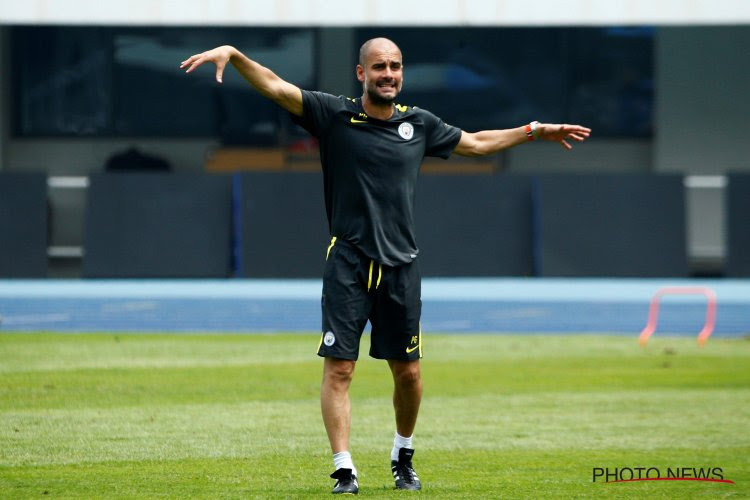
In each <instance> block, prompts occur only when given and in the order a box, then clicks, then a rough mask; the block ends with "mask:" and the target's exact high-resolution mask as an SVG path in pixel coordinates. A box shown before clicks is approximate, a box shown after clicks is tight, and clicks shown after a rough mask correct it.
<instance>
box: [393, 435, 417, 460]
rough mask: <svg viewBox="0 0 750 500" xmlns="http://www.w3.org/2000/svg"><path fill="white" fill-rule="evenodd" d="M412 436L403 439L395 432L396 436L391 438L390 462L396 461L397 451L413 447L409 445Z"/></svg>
mask: <svg viewBox="0 0 750 500" xmlns="http://www.w3.org/2000/svg"><path fill="white" fill-rule="evenodd" d="M413 437H414V436H413V435H412V436H409V437H404V436H401V435H400V434H399V433H398V432H396V435H395V436H393V449H392V450H391V460H395V461H398V450H400V449H401V448H410V449H412V448H413V445H412V444H411V440H412V438H413Z"/></svg>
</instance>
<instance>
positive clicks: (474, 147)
mask: <svg viewBox="0 0 750 500" xmlns="http://www.w3.org/2000/svg"><path fill="white" fill-rule="evenodd" d="M530 133H531V131H530V129H529V126H528V125H526V126H523V127H518V128H509V129H504V130H482V131H481V132H465V131H462V132H461V139H460V140H459V141H458V145H457V146H456V149H454V150H453V152H454V153H456V154H458V155H461V156H487V155H491V154H495V153H497V152H498V151H502V150H503V149H508V148H510V147H513V146H517V145H519V144H523V143H524V142H528V141H529V140H530V138H529V134H530ZM590 134H591V129H590V128H587V127H582V126H581V125H568V124H555V123H539V124H537V126H536V130H534V131H533V134H532V136H531V139H533V140H545V141H553V142H559V143H560V144H561V145H562V147H564V148H565V149H572V148H573V146H571V145H570V143H569V142H568V140H573V141H577V142H582V141H585V140H586V139H587V138H588V137H589V135H590Z"/></svg>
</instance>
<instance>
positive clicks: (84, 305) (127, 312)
mask: <svg viewBox="0 0 750 500" xmlns="http://www.w3.org/2000/svg"><path fill="white" fill-rule="evenodd" d="M664 286H705V287H710V288H711V289H713V290H714V292H716V295H717V298H718V308H717V320H716V329H715V330H714V335H715V336H717V337H740V336H745V335H748V334H750V280H656V279H649V280H637V279H540V278H528V279H523V278H522V279H434V278H432V279H424V281H423V287H422V300H423V311H422V327H423V330H425V331H427V332H452V333H469V332H486V333H497V332H509V333H614V334H626V335H634V336H637V335H638V334H639V333H640V331H641V330H642V329H643V327H644V326H645V324H646V320H647V318H648V308H649V302H650V300H651V297H652V296H653V294H654V292H656V290H658V289H659V288H661V287H664ZM320 291H321V282H320V281H319V280H223V281H219V280H184V281H183V280H180V281H177V280H171V281H156V280H132V281H129V280H128V281H106V280H103V281H96V280H92V281H84V280H81V281H65V280H60V281H58V280H40V281H26V280H0V332H2V331H39V330H47V331H62V332H87V331H96V332H112V331H117V332H126V331H127V332H147V331H148V332H162V331H169V332H279V331H285V332H311V331H318V329H319V328H320ZM705 303H706V299H705V298H704V297H703V296H701V295H697V296H681V297H665V298H664V299H663V300H662V307H661V312H660V317H659V326H658V328H657V333H656V335H658V334H659V333H660V332H661V333H665V332H668V333H670V334H679V335H686V336H692V335H697V333H698V332H699V331H700V329H701V328H702V326H703V321H704V319H705V314H706V306H705Z"/></svg>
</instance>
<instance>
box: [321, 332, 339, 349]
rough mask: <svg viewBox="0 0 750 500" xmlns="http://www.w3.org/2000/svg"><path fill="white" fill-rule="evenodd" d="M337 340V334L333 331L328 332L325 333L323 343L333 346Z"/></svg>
mask: <svg viewBox="0 0 750 500" xmlns="http://www.w3.org/2000/svg"><path fill="white" fill-rule="evenodd" d="M334 342H336V336H335V335H334V334H333V332H326V334H325V335H323V343H324V344H325V345H326V346H328V347H331V346H332V345H333V343H334Z"/></svg>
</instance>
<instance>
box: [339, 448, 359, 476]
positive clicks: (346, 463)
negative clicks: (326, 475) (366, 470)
mask: <svg viewBox="0 0 750 500" xmlns="http://www.w3.org/2000/svg"><path fill="white" fill-rule="evenodd" d="M333 467H334V468H335V469H336V470H339V469H351V470H352V474H354V475H355V476H356V475H357V468H356V467H354V462H352V454H351V453H349V452H348V451H340V452H338V453H334V454H333Z"/></svg>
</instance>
